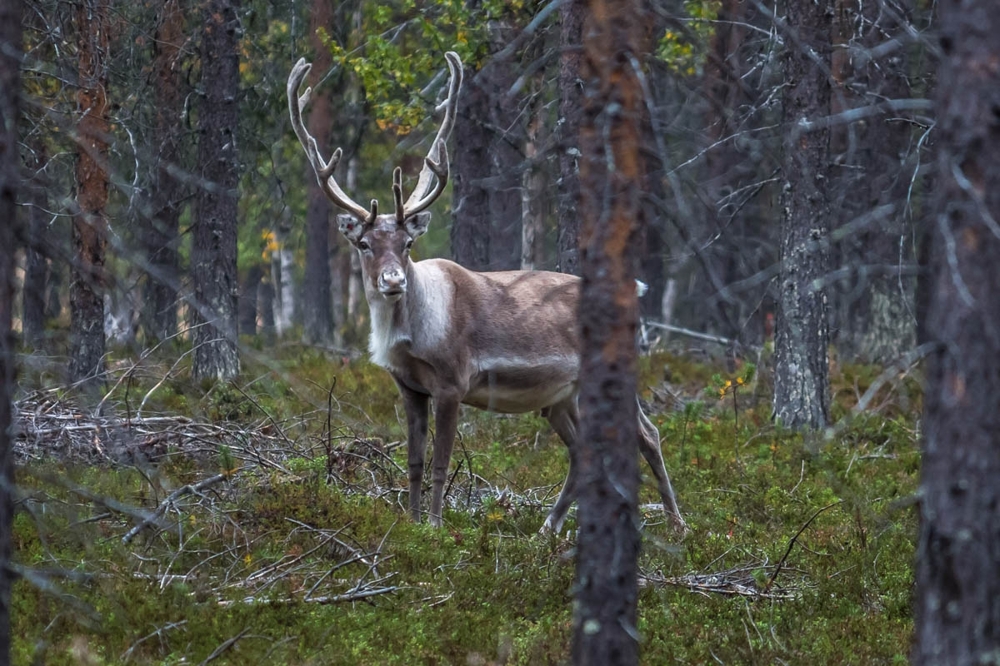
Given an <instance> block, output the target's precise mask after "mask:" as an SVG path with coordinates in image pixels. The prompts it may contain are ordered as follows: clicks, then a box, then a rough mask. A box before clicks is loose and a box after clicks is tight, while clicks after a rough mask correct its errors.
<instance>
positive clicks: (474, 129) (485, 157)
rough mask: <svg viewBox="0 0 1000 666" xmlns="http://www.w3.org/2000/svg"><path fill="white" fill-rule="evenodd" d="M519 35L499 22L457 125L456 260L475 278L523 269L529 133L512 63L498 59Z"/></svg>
mask: <svg viewBox="0 0 1000 666" xmlns="http://www.w3.org/2000/svg"><path fill="white" fill-rule="evenodd" d="M512 31H513V27H512V26H510V25H507V24H506V23H505V22H504V21H499V20H498V21H493V22H491V24H490V27H489V28H488V32H489V34H490V50H491V53H492V54H493V55H491V56H488V57H487V60H486V61H485V63H484V64H483V67H482V69H480V70H479V71H478V72H477V71H475V70H474V69H472V68H471V67H467V68H466V74H465V82H464V83H463V85H462V95H461V96H460V98H459V102H458V113H457V116H456V122H455V145H458V146H461V147H462V149H461V150H458V151H456V154H455V155H454V156H453V158H452V162H453V164H452V170H451V173H452V176H453V183H454V184H453V186H452V187H453V189H452V192H453V194H452V197H453V201H454V205H453V213H452V227H451V254H452V258H454V260H455V261H456V262H458V263H460V264H462V265H463V266H465V267H466V268H471V269H473V270H510V269H517V268H519V267H520V264H521V205H522V204H521V172H520V167H521V164H522V162H523V157H522V154H523V153H522V145H523V143H524V137H523V130H522V128H521V127H520V126H519V124H518V123H519V122H520V121H519V120H515V119H519V118H520V116H521V114H520V113H519V112H518V109H517V105H516V100H515V99H514V98H513V96H511V95H508V94H507V91H508V90H510V88H511V86H512V85H513V83H514V81H515V79H516V68H514V67H513V66H512V64H511V62H510V59H509V58H506V59H503V60H500V59H498V58H496V57H495V54H496V53H497V52H499V51H500V50H501V49H502V48H503V47H504V46H506V45H507V43H508V42H509V40H510V38H511V33H512Z"/></svg>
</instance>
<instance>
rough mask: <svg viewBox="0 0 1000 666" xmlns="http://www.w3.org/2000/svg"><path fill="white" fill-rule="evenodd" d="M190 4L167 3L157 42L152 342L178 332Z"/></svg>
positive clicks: (149, 232)
mask: <svg viewBox="0 0 1000 666" xmlns="http://www.w3.org/2000/svg"><path fill="white" fill-rule="evenodd" d="M184 12H185V2H184V0H163V3H162V5H161V6H160V16H159V27H158V29H157V33H156V40H155V41H154V46H153V48H154V54H153V80H154V81H155V82H156V86H155V90H154V98H155V102H156V130H155V134H154V137H155V139H154V145H156V146H158V147H159V152H158V154H157V156H156V163H155V166H154V171H153V185H152V197H153V201H152V214H153V215H152V219H151V220H150V221H149V224H148V227H147V228H146V229H145V235H144V240H145V242H146V260H147V261H148V262H149V269H148V271H147V275H146V289H145V304H144V305H145V307H144V312H143V319H144V326H143V328H144V329H145V332H146V336H147V338H149V340H148V341H155V340H165V339H167V338H169V337H170V336H172V335H174V334H175V333H177V290H178V288H179V286H180V274H179V258H178V251H177V247H178V244H179V242H180V217H181V208H182V204H181V200H182V199H183V196H184V188H183V186H182V184H181V183H180V181H179V180H178V179H177V178H176V177H175V176H174V174H173V173H172V172H171V171H172V170H173V169H177V168H179V166H180V164H181V161H182V159H181V131H182V128H181V125H180V123H179V122H178V121H179V119H180V117H181V116H182V115H183V110H184V97H185V91H184V82H183V77H182V72H181V62H180V60H181V57H182V53H183V52H182V47H183V46H184V42H185V39H186V37H185V30H184Z"/></svg>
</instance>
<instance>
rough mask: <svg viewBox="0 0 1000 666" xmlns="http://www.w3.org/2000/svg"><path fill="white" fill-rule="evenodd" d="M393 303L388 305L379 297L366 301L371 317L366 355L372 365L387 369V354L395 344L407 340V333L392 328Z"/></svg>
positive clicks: (394, 306) (388, 361) (394, 305)
mask: <svg viewBox="0 0 1000 666" xmlns="http://www.w3.org/2000/svg"><path fill="white" fill-rule="evenodd" d="M395 308H396V304H395V303H388V302H386V301H385V299H383V298H382V296H381V295H379V296H376V297H375V299H374V300H369V301H368V309H369V310H370V311H371V316H372V329H371V333H369V335H368V353H369V354H370V355H371V360H372V363H374V364H375V365H378V366H381V367H383V368H388V367H390V366H391V363H390V358H389V353H390V352H391V351H392V348H393V347H395V346H396V344H398V343H400V342H403V341H405V340H406V339H407V338H408V335H407V331H401V330H400V329H399V328H397V327H395V326H393V322H392V320H393V311H394V310H395Z"/></svg>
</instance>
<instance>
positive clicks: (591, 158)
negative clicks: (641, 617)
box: [573, 0, 647, 665]
mask: <svg viewBox="0 0 1000 666" xmlns="http://www.w3.org/2000/svg"><path fill="white" fill-rule="evenodd" d="M589 7H590V11H589V16H588V18H587V24H586V26H585V27H584V30H583V35H584V41H583V44H584V56H583V62H582V69H581V72H582V74H583V80H584V82H585V89H584V105H583V113H582V118H581V124H580V149H581V153H582V154H581V161H580V214H581V216H582V221H583V229H582V234H581V239H580V240H581V254H582V257H581V259H582V261H581V267H582V272H583V286H582V293H581V297H580V302H581V304H586V307H581V308H580V311H579V314H578V317H579V325H580V335H581V343H582V349H581V369H580V414H581V424H580V425H581V427H580V437H579V440H578V442H577V452H576V453H575V455H576V456H578V458H577V459H578V461H579V464H580V479H579V482H578V483H579V485H578V487H579V488H580V494H579V497H578V507H579V508H578V514H577V515H578V518H577V522H578V523H579V538H578V543H577V571H576V606H575V612H574V618H573V625H574V632H573V661H574V663H575V664H601V665H614V664H636V663H638V654H639V645H638V641H637V640H636V635H637V631H638V630H637V628H636V605H637V598H638V584H637V578H636V576H637V564H636V561H637V557H638V553H639V534H638V514H637V499H638V482H639V474H638V462H637V460H636V458H637V450H636V449H637V442H638V437H639V432H638V416H637V405H636V399H635V393H636V356H637V351H636V344H635V339H636V332H637V330H638V324H639V306H638V300H637V298H636V291H635V283H634V278H635V272H636V266H635V263H636V258H635V252H633V251H631V248H634V247H635V246H636V244H637V243H638V242H639V241H640V240H641V237H642V220H641V216H642V206H641V195H642V189H643V183H644V178H645V175H646V171H645V166H644V164H643V156H642V145H643V139H644V129H643V121H644V120H646V119H647V115H646V113H645V107H644V102H643V93H642V87H641V84H640V81H639V79H638V77H637V73H636V72H635V70H634V68H633V64H632V63H633V62H635V61H636V60H639V59H640V58H641V57H642V56H643V55H644V54H645V52H646V51H645V49H644V44H643V35H644V33H645V32H646V31H645V29H644V22H643V21H644V13H643V3H642V0H628V1H622V2H614V1H613V0H591V1H590V3H589Z"/></svg>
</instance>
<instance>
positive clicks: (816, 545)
mask: <svg viewBox="0 0 1000 666" xmlns="http://www.w3.org/2000/svg"><path fill="white" fill-rule="evenodd" d="M664 365H668V366H669V372H670V377H669V382H670V384H671V387H672V388H673V390H677V391H680V392H682V393H683V395H685V396H687V397H688V398H689V399H690V398H695V397H697V398H699V399H700V400H701V402H700V403H696V402H689V403H688V406H687V407H685V408H682V409H676V410H670V411H665V412H654V413H653V414H651V417H652V420H653V422H654V424H655V425H656V426H657V428H658V429H659V431H660V433H661V435H662V437H663V452H664V458H665V460H666V464H667V467H668V469H669V470H670V473H671V476H672V479H673V481H674V485H675V488H676V489H677V492H678V495H679V500H680V504H681V508H682V510H683V511H684V513H685V515H686V517H687V519H688V521H689V523H690V525H691V526H692V528H693V532H692V534H691V535H690V536H689V537H688V538H687V539H686V540H685V541H684V542H682V543H680V544H677V543H676V542H675V541H674V540H673V537H672V536H671V535H670V533H669V532H668V531H667V530H666V527H665V525H664V524H663V518H662V515H661V513H660V512H659V511H658V510H650V511H646V512H645V513H644V518H645V519H646V521H647V526H646V529H645V532H644V535H643V551H642V555H641V567H642V569H643V571H646V572H649V573H650V574H656V575H660V576H666V577H670V576H675V577H676V576H683V575H685V574H691V573H725V572H726V571H728V570H730V569H734V568H736V567H747V569H748V571H749V574H748V575H749V576H750V578H751V580H752V581H755V583H756V584H757V585H758V586H763V585H766V584H767V582H768V581H769V580H770V577H771V575H772V574H773V571H774V568H773V567H774V565H775V563H777V562H778V561H782V562H783V568H782V571H781V573H779V575H778V576H777V578H776V579H775V580H774V583H773V584H774V586H775V589H778V590H781V591H784V592H788V593H789V594H791V595H792V596H793V598H791V599H787V600H783V601H779V600H769V599H764V598H761V599H757V600H753V599H749V598H746V597H741V596H723V595H717V594H712V595H705V594H697V593H694V592H692V591H691V590H689V589H686V588H684V587H678V586H665V587H660V586H655V585H647V586H644V587H643V588H642V589H641V592H640V625H639V629H640V632H641V634H642V637H643V643H642V660H643V663H649V664H660V663H714V662H715V661H716V660H721V661H723V662H724V663H781V662H784V663H819V664H823V663H838V664H839V663H857V664H879V663H903V661H905V657H906V654H907V650H908V646H909V638H910V633H911V631H912V621H911V619H910V617H911V607H910V589H911V585H912V577H913V574H912V560H913V552H914V551H913V549H914V538H915V534H916V529H917V522H916V516H915V515H914V512H913V510H912V509H911V508H905V507H907V506H909V504H911V503H910V502H908V498H910V497H912V496H913V493H914V492H915V490H916V483H917V470H918V465H919V453H918V446H917V442H916V436H915V432H914V430H915V428H914V419H915V416H914V413H915V412H914V410H913V406H914V405H916V404H917V403H918V402H919V394H918V393H916V392H914V393H910V392H909V391H910V389H908V388H907V389H906V390H905V391H904V390H903V388H895V389H887V393H886V395H885V396H884V398H885V400H886V401H887V404H890V405H891V409H887V410H886V411H885V412H884V413H883V414H881V415H877V416H865V417H859V418H856V419H854V421H853V422H851V423H850V424H844V425H841V426H840V428H839V430H836V431H835V434H834V435H833V436H832V437H830V438H823V437H819V438H816V437H803V436H801V435H799V434H796V433H793V432H789V431H786V430H782V429H777V428H774V427H773V426H772V425H771V424H770V420H769V419H770V413H769V412H770V406H769V405H768V404H767V399H766V396H760V397H759V398H756V399H755V398H754V396H752V395H751V394H750V389H749V388H746V389H744V388H742V387H741V388H740V389H739V391H740V393H739V399H740V402H739V403H738V405H737V409H734V408H733V403H732V396H731V394H729V393H727V394H726V395H725V396H724V399H722V400H715V399H714V398H713V397H711V396H707V395H706V393H705V391H704V389H705V388H706V387H709V388H713V387H714V386H715V385H714V384H713V379H712V378H713V376H714V375H720V377H721V378H722V379H723V380H724V379H726V378H731V377H735V376H737V374H734V373H730V374H725V373H723V372H722V371H721V370H720V368H718V367H710V366H705V365H699V364H697V363H693V362H691V361H689V360H685V359H679V358H674V357H669V356H666V355H657V356H655V357H653V358H652V359H646V360H644V361H643V370H642V372H643V377H644V380H643V381H644V382H647V383H648V385H658V384H659V383H660V382H661V381H663V372H664V370H663V367H664ZM163 372H164V369H163V368H162V367H157V368H156V369H155V371H152V370H151V371H150V372H149V373H148V376H146V375H144V376H143V377H140V378H139V381H138V382H137V383H136V385H135V386H133V387H132V388H131V389H130V391H131V392H132V395H133V396H134V395H140V394H142V395H144V394H146V393H147V392H149V390H150V389H151V387H152V386H153V384H155V383H156V381H158V378H159V377H162V376H163V374H159V375H158V374H157V373H163ZM843 373H844V374H842V375H838V376H837V377H836V378H835V386H836V387H839V388H838V389H837V390H838V391H840V392H839V393H838V400H840V401H841V402H842V404H841V408H842V409H843V410H844V411H845V413H846V411H847V410H849V409H850V407H851V403H850V397H849V394H848V391H847V390H846V387H848V386H853V385H854V384H855V383H857V384H858V386H861V387H864V386H867V385H869V384H870V382H871V381H873V380H874V378H876V377H878V375H879V374H880V372H879V371H878V369H871V368H860V367H859V368H848V369H846V370H844V371H843ZM154 378H156V379H154ZM764 380H765V381H762V382H761V385H763V384H764V383H765V382H766V378H764ZM904 388H905V387H904ZM744 390H746V396H745V397H746V398H747V400H746V402H745V404H744V402H743V397H744V394H743V391H744ZM859 390H862V391H863V390H864V388H860V389H859ZM904 394H905V396H904ZM853 395H854V396H855V398H854V399H856V395H857V394H856V393H854V394H853ZM172 405H173V406H178V405H184V406H186V407H190V408H191V412H190V414H191V415H192V416H194V417H196V418H211V419H213V420H215V421H217V422H219V423H231V424H232V425H233V427H243V428H251V427H265V426H266V427H269V428H274V427H276V426H275V424H278V425H279V426H280V427H282V428H287V430H288V436H289V437H290V438H292V439H295V441H297V442H300V443H304V444H303V445H302V446H301V447H300V448H299V449H298V450H297V453H296V456H297V457H294V458H290V459H287V460H285V461H284V468H285V469H286V470H287V473H286V472H278V471H274V470H254V469H252V468H248V469H246V470H245V471H244V472H243V473H242V474H240V475H239V476H238V477H236V478H235V480H233V481H232V482H230V483H227V484H222V485H221V486H218V487H216V488H215V489H214V492H209V493H207V494H206V497H207V498H208V499H204V500H203V499H202V498H195V497H188V498H187V500H185V501H179V502H178V503H177V505H176V508H175V509H173V510H171V511H169V512H168V513H167V514H166V517H167V519H168V523H170V524H171V525H172V526H173V529H172V530H168V531H165V532H160V533H153V532H151V531H147V532H144V533H142V534H141V535H140V536H139V537H137V538H136V539H135V540H134V541H133V542H132V543H130V544H128V545H123V544H122V543H121V537H122V535H123V534H124V533H125V532H127V531H128V529H129V528H130V527H131V526H132V525H133V524H134V518H130V517H128V516H127V515H126V514H124V513H122V512H121V511H119V510H118V509H116V508H114V507H115V506H118V505H117V504H115V503H116V502H117V503H120V504H121V505H128V506H136V507H141V508H144V509H146V510H149V509H151V508H152V507H154V506H156V505H157V504H158V503H159V502H160V501H161V500H162V499H163V497H165V496H166V494H167V493H169V492H170V490H172V489H174V488H177V487H178V486H179V485H181V484H183V483H187V482H191V481H194V480H198V479H200V478H204V477H205V476H207V475H208V474H212V473H215V469H214V467H215V466H218V465H219V464H221V463H220V462H219V460H221V458H220V459H219V460H214V461H208V462H207V463H206V462H205V461H201V462H195V461H191V460H185V459H183V458H180V457H178V458H171V459H170V460H169V462H167V463H165V464H162V465H160V466H158V467H155V468H151V469H146V470H144V471H142V472H140V471H138V470H136V469H131V468H108V467H89V466H71V465H66V464H61V463H57V462H53V461H42V462H32V463H30V464H29V465H27V466H26V467H24V468H23V469H22V470H21V472H20V477H19V483H20V488H21V492H22V500H21V502H20V505H19V508H20V510H19V513H18V515H17V517H16V521H15V544H16V549H17V558H18V561H19V562H20V563H21V564H22V565H24V566H26V567H30V568H32V569H33V570H36V571H38V572H39V574H38V575H37V576H34V577H30V578H29V579H26V580H21V581H20V582H18V583H17V585H16V588H15V595H14V606H13V618H14V636H15V637H16V640H15V648H14V660H15V663H32V662H33V661H39V662H44V663H47V664H77V663H85V662H86V663H96V664H118V663H123V662H124V661H125V659H126V657H127V658H128V659H129V663H136V664H175V663H192V662H193V663H198V662H200V661H202V660H204V659H205V658H207V657H208V656H209V655H210V654H211V653H212V652H213V651H214V650H216V649H217V648H218V647H219V646H220V645H221V644H222V643H223V642H225V641H226V640H228V639H230V638H233V637H234V636H238V635H241V634H242V638H240V640H239V641H237V642H236V644H235V645H234V646H232V647H231V648H229V649H228V650H226V651H225V652H223V653H222V654H221V655H220V656H219V657H218V658H217V659H216V660H215V661H214V662H213V663H218V664H245V663H276V664H285V663H289V664H290V663H311V664H389V665H391V664H400V665H402V664H407V665H408V664H414V663H437V664H450V663H486V662H490V661H494V662H504V663H509V664H553V663H565V662H567V661H568V659H569V645H570V641H571V634H572V610H571V590H572V585H573V559H572V553H573V548H572V543H570V542H569V541H567V540H565V539H560V538H554V537H549V538H542V537H538V536H536V535H535V532H536V531H537V529H538V527H539V526H540V525H541V523H542V521H543V519H544V516H545V512H546V509H547V508H548V507H547V506H543V504H544V501H547V502H549V503H551V501H553V499H554V495H555V493H556V492H557V491H558V489H559V484H561V483H562V480H563V478H564V476H565V473H566V465H567V457H566V452H565V448H564V447H563V445H562V444H561V443H560V442H559V440H558V438H557V437H556V436H555V435H554V434H553V433H552V432H551V429H550V428H549V426H548V424H547V423H546V422H545V420H544V419H541V418H540V417H539V416H537V415H525V416H518V417H510V416H497V415H487V414H483V413H481V412H476V411H474V410H471V409H470V410H465V411H463V414H462V419H461V430H460V433H461V437H460V440H459V441H458V442H457V443H456V447H455V454H454V459H453V471H456V470H457V472H456V473H455V474H454V479H453V480H452V483H451V485H450V495H449V501H450V504H449V506H448V508H447V509H446V511H445V522H446V527H445V528H444V529H440V530H439V529H434V528H431V527H429V526H428V525H426V524H423V525H416V524H413V523H411V522H410V521H409V520H408V519H407V518H406V515H405V505H406V492H405V488H406V475H405V471H404V470H405V468H406V454H405V446H402V445H398V446H395V447H392V448H390V447H389V443H392V442H399V441H400V440H402V439H404V438H405V432H404V429H403V425H402V424H401V420H402V419H401V418H400V416H399V414H398V410H400V409H401V408H400V405H399V401H398V398H397V396H396V390H395V387H394V386H393V384H392V381H391V378H389V377H388V375H387V373H385V372H384V371H383V370H381V369H379V368H376V367H374V366H371V365H370V364H368V363H367V362H364V361H359V362H345V361H344V360H343V359H340V358H336V357H330V356H328V355H326V354H323V353H320V352H317V351H313V350H309V349H306V348H291V349H288V350H282V355H281V356H280V357H279V358H278V359H277V360H271V361H268V362H267V363H263V362H258V361H255V360H253V359H251V360H249V361H248V362H247V364H246V367H245V374H244V376H243V378H241V379H240V380H239V381H238V382H237V383H234V384H233V385H229V386H216V387H210V388H207V389H201V388H197V387H191V386H189V385H186V384H185V382H184V381H183V378H182V377H180V376H179V377H178V378H177V379H176V380H171V381H168V382H165V383H163V384H162V385H161V386H160V387H159V388H158V389H157V390H156V391H155V392H154V393H153V394H152V395H151V397H150V401H149V403H148V407H149V408H150V409H155V410H170V409H171V406H172ZM328 423H329V429H331V430H332V431H333V436H335V437H334V438H333V439H328V435H329V434H330V433H329V431H328ZM261 424H264V425H261ZM354 437H359V438H361V439H363V440H365V441H368V442H377V445H378V446H381V447H382V448H383V450H385V451H387V452H388V455H389V456H390V457H391V458H392V460H393V461H394V462H395V466H394V465H392V464H391V463H389V462H388V461H387V460H384V459H381V458H380V459H379V460H380V463H379V465H378V466H376V465H374V464H370V463H365V462H363V461H362V462H359V463H357V464H356V465H355V466H354V467H351V468H350V469H348V468H347V467H339V468H337V471H338V474H339V477H335V478H333V479H328V478H327V454H326V451H325V449H324V443H325V442H328V441H332V442H333V444H334V446H335V447H341V449H337V450H339V451H342V452H344V458H343V460H348V459H352V460H353V458H351V457H350V456H348V455H347V453H349V452H350V451H353V449H350V448H349V447H350V446H352V443H353V442H354V439H353V438H354ZM359 450H361V449H359ZM334 453H335V454H336V451H335V452H334ZM338 460H340V459H338V458H335V459H334V462H337V461H338ZM344 464H345V465H346V463H344ZM459 466H460V467H459ZM206 468H212V469H206ZM640 469H641V470H642V473H643V476H644V484H643V487H642V489H641V499H642V501H643V502H649V503H654V502H657V501H658V499H659V498H658V495H657V493H656V491H655V487H654V485H653V484H652V483H651V481H650V479H649V476H650V474H649V472H648V468H647V467H646V466H645V464H642V465H641V466H640ZM81 489H82V490H81ZM498 490H499V491H503V490H506V492H505V493H504V494H498V493H497V492H495V491H498ZM93 497H103V498H105V502H104V504H102V503H101V502H95V501H93V499H92V498H93ZM546 498H547V499H546ZM543 500H544V501H543ZM831 505H832V506H831ZM108 507H112V508H110V509H109V508H108ZM825 507H828V508H826V509H825V510H823V511H822V512H820V513H819V515H816V516H815V518H814V519H813V520H812V522H811V523H809V524H808V526H806V523H807V521H809V519H810V518H811V517H813V516H814V515H815V514H817V512H819V511H820V510H821V509H824V508H825ZM573 526H574V522H573V520H572V518H571V519H570V521H569V525H568V527H569V528H570V529H572V528H573ZM331 535H333V536H336V541H334V540H332V539H330V538H329V537H330V536H331ZM796 535H797V536H796ZM793 537H795V538H796V541H795V544H794V545H793V546H792V548H791V549H790V550H789V543H790V542H791V540H792V539H793ZM352 553H353V554H358V553H360V554H363V555H365V561H361V560H353V561H351V560H352V558H353V555H352ZM376 554H377V567H375V568H372V567H371V563H372V562H373V561H374V560H373V558H375V556H376ZM786 554H787V556H786ZM289 563H294V566H291V565H290V564H289ZM281 567H287V573H286V575H283V576H281V577H277V578H276V579H275V580H274V581H273V582H272V583H271V584H269V585H266V586H264V585H261V584H253V583H247V581H253V580H257V579H254V578H252V576H253V575H257V576H259V578H260V580H263V579H266V578H267V572H268V571H275V570H277V569H280V568H281ZM376 569H377V573H376ZM282 570H283V571H284V569H282ZM54 571H62V572H72V573H73V574H74V576H65V575H53V574H52V572H54ZM327 574H328V575H327ZM169 575H174V576H176V577H175V578H168V577H167V576H169ZM185 575H186V577H184V576H185ZM376 576H381V577H384V579H385V580H384V581H383V582H382V583H381V585H384V586H393V587H395V590H394V591H392V592H390V593H386V594H382V595H379V596H374V597H371V598H369V599H367V600H364V601H357V602H354V603H339V604H331V605H323V604H316V603H310V602H307V601H304V600H303V598H304V596H305V592H306V590H308V589H310V588H311V587H312V586H313V585H316V584H317V583H318V584H319V587H318V588H317V591H316V594H317V595H335V594H343V593H345V592H348V591H349V590H350V589H351V588H352V587H353V586H354V584H355V582H356V581H358V580H368V581H370V580H374V579H375V578H376ZM247 596H252V597H255V598H257V599H259V600H260V601H258V602H255V603H245V602H241V601H240V600H242V599H244V598H245V597H247ZM291 599H295V601H290V600H291ZM267 600H273V602H271V603H269V602H268V601H267ZM220 601H221V602H224V604H223V605H220ZM144 637H146V638H145V640H143V638H144ZM848 641H850V645H851V650H850V651H849V652H845V651H844V650H843V646H844V645H845V644H846V643H847V642H848Z"/></svg>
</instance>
